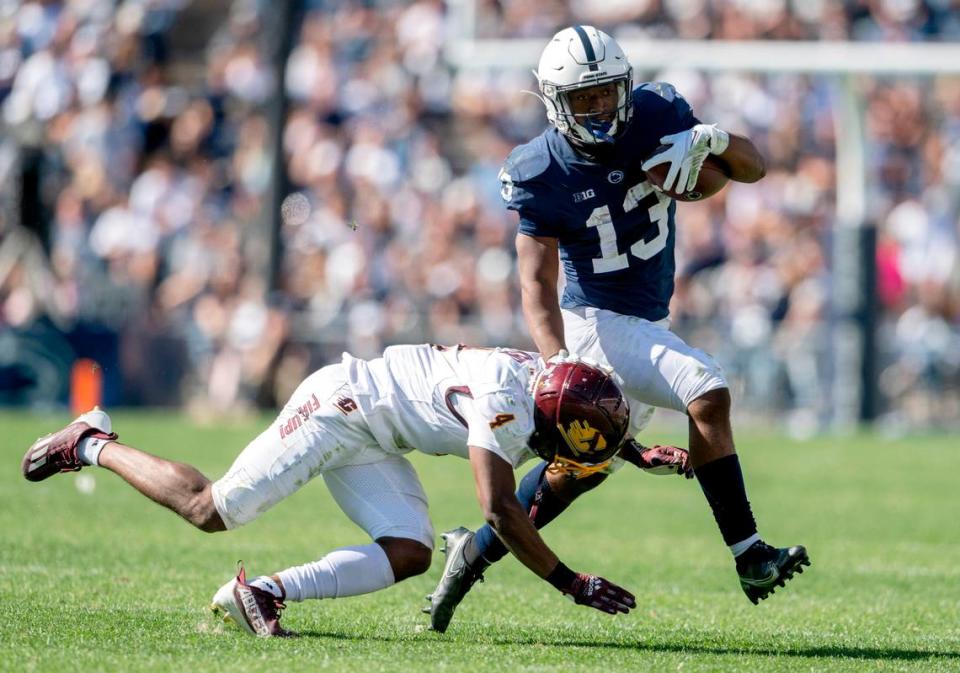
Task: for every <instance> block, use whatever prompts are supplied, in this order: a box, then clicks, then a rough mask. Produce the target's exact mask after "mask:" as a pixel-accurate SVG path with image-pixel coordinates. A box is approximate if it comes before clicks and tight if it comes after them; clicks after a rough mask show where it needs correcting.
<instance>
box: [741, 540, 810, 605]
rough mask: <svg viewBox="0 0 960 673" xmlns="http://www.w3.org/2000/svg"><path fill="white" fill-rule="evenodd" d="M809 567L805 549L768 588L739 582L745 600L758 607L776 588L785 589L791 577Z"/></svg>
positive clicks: (782, 570) (808, 557) (800, 573)
mask: <svg viewBox="0 0 960 673" xmlns="http://www.w3.org/2000/svg"><path fill="white" fill-rule="evenodd" d="M809 565H810V556H809V555H808V554H807V550H806V549H802V551H801V552H800V553H799V554H797V556H795V557H794V558H793V559H792V561H791V563H790V564H789V565H787V566H785V567H784V568H782V569H781V570H780V575H779V576H778V577H777V579H776V580H775V581H774V582H772V583H771V584H770V585H769V586H766V587H758V586H753V585H748V584H743V583H742V582H741V584H740V586H741V587H742V588H743V591H744V593H746V595H747V598H749V599H750V602H751V603H753V604H754V605H759V604H760V601H763V600H766V599H767V597H768V596H770V595H772V594H773V593H774V592H775V590H776V587H781V588H783V587H786V585H787V582H789V581H790V580H791V579H793V576H794V575H795V574H796V575H802V574H803V568H804V566H809Z"/></svg>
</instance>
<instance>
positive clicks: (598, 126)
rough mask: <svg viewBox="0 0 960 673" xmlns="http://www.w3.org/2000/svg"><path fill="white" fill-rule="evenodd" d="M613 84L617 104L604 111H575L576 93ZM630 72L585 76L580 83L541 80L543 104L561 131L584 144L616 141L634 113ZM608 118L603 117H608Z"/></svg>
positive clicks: (552, 121) (549, 117)
mask: <svg viewBox="0 0 960 673" xmlns="http://www.w3.org/2000/svg"><path fill="white" fill-rule="evenodd" d="M604 85H612V86H614V87H615V89H616V97H617V103H616V108H615V109H613V110H608V111H604V112H592V113H591V112H584V113H581V114H577V113H575V112H574V109H575V106H574V103H573V97H574V96H575V95H577V93H579V92H582V91H584V90H586V89H590V88H593V87H599V86H604ZM631 89H632V77H631V74H630V73H628V74H627V75H621V76H617V77H608V78H605V79H599V80H597V81H591V80H586V81H584V82H582V83H579V84H573V85H568V86H562V87H561V86H557V85H555V84H551V83H550V82H541V83H540V91H541V92H542V93H543V99H544V105H546V107H547V119H548V120H549V121H550V122H551V123H552V124H553V125H554V126H556V127H557V130H558V131H560V133H562V134H564V135H565V136H567V137H568V138H570V139H571V140H572V141H574V142H576V143H578V144H581V145H597V144H604V143H613V142H614V141H615V140H616V138H617V136H619V135H620V134H621V133H623V131H624V129H625V128H626V127H627V123H628V122H629V121H630V118H631V116H632V112H633V110H632V105H631V103H632V101H631ZM607 116H609V117H610V118H609V119H601V117H607Z"/></svg>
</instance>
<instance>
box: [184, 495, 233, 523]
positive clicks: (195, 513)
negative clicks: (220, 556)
mask: <svg viewBox="0 0 960 673" xmlns="http://www.w3.org/2000/svg"><path fill="white" fill-rule="evenodd" d="M211 486H212V484H207V485H206V486H205V487H204V488H203V490H201V491H198V492H196V493H195V494H193V496H191V498H190V500H189V501H188V502H187V505H186V506H185V508H184V512H183V517H184V518H185V519H186V520H187V521H189V522H190V523H192V524H193V525H194V526H196V527H197V528H199V529H200V530H202V531H203V532H205V533H217V532H220V531H224V530H226V529H227V526H226V525H225V524H224V522H223V518H221V516H220V513H219V512H218V511H217V508H216V506H215V505H214V502H213V494H212V492H211Z"/></svg>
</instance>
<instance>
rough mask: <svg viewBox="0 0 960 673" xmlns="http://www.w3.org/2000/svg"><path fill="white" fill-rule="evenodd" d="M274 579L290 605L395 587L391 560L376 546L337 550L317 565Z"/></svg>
mask: <svg viewBox="0 0 960 673" xmlns="http://www.w3.org/2000/svg"><path fill="white" fill-rule="evenodd" d="M277 577H279V578H280V581H281V582H282V583H283V588H284V589H285V590H286V592H287V600H290V601H303V600H306V599H308V598H343V597H345V596H358V595H360V594H368V593H370V592H372V591H378V590H379V589H386V588H387V587H388V586H390V585H392V584H393V583H394V578H393V568H391V567H390V560H389V559H388V558H387V554H386V552H384V551H383V547H381V546H380V545H378V544H377V543H376V542H373V543H371V544H368V545H363V546H362V547H343V548H341V549H337V550H335V551H332V552H330V553H329V554H327V555H326V556H324V557H323V558H322V559H320V560H319V561H314V562H313V563H307V564H305V565H302V566H296V567H294V568H287V569H286V570H281V571H280V572H278V573H277Z"/></svg>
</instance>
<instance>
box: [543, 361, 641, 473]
mask: <svg viewBox="0 0 960 673" xmlns="http://www.w3.org/2000/svg"><path fill="white" fill-rule="evenodd" d="M533 393H534V428H535V430H534V433H533V434H532V436H531V437H530V439H529V442H528V443H529V446H530V448H531V449H532V450H533V451H534V453H536V454H537V455H538V456H540V458H542V459H543V460H545V461H547V463H549V467H548V470H549V471H551V472H555V473H561V474H567V475H569V476H573V477H576V478H578V479H579V478H583V477H586V476H589V475H591V474H594V473H596V472H601V471H604V470H606V469H607V467H608V466H609V465H610V463H611V462H612V460H613V458H614V456H616V454H617V453H618V452H619V450H620V447H621V446H622V444H623V441H624V439H625V438H626V434H627V425H628V420H629V405H628V404H627V401H626V399H625V398H624V397H623V395H622V393H621V391H620V389H619V388H618V387H617V385H616V384H615V383H614V382H613V381H612V379H610V377H609V376H608V375H607V374H606V373H604V372H602V371H601V370H599V369H596V368H594V367H591V366H588V365H585V364H583V363H561V364H558V365H552V366H551V367H548V368H547V369H546V370H544V371H543V372H541V374H540V376H539V377H538V378H537V380H536V381H535V383H534V390H533Z"/></svg>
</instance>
